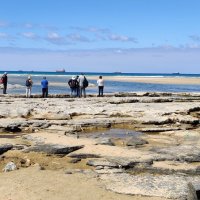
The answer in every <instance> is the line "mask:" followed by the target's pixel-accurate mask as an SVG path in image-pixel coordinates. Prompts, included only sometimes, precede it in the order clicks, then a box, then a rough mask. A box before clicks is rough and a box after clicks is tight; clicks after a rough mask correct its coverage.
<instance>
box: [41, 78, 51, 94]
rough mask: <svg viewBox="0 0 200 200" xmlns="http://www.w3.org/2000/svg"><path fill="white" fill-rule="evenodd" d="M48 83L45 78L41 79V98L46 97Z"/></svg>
mask: <svg viewBox="0 0 200 200" xmlns="http://www.w3.org/2000/svg"><path fill="white" fill-rule="evenodd" d="M48 84H49V83H48V81H47V79H46V77H43V80H42V81H41V85H42V97H43V98H44V97H46V98H47V96H48Z"/></svg>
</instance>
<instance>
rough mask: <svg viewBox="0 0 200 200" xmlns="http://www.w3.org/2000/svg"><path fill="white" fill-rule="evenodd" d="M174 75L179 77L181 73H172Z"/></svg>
mask: <svg viewBox="0 0 200 200" xmlns="http://www.w3.org/2000/svg"><path fill="white" fill-rule="evenodd" d="M172 74H173V75H179V74H180V73H179V72H175V73H172Z"/></svg>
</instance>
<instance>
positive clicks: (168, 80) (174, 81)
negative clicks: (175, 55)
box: [89, 76, 200, 85]
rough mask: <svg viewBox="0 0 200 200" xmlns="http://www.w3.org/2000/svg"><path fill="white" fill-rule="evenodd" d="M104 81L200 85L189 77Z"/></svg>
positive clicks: (134, 78) (126, 78)
mask: <svg viewBox="0 0 200 200" xmlns="http://www.w3.org/2000/svg"><path fill="white" fill-rule="evenodd" d="M89 79H91V80H97V79H98V77H96V76H90V77H89ZM104 80H109V81H122V82H139V83H155V84H156V83H157V84H180V85H187V84H188V85H200V78H189V77H133V76H132V77H130V76H126V77H125V76H106V77H104Z"/></svg>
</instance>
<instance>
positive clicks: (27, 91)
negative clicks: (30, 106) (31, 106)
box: [26, 76, 33, 98]
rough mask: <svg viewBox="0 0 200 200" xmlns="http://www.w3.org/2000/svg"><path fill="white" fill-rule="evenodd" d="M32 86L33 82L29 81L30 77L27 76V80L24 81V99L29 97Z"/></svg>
mask: <svg viewBox="0 0 200 200" xmlns="http://www.w3.org/2000/svg"><path fill="white" fill-rule="evenodd" d="M32 85H33V81H32V80H31V76H28V79H27V80H26V97H29V98H30V97H31V88H32Z"/></svg>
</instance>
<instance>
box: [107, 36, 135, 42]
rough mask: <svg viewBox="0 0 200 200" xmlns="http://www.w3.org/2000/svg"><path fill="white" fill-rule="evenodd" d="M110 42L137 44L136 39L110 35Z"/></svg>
mask: <svg viewBox="0 0 200 200" xmlns="http://www.w3.org/2000/svg"><path fill="white" fill-rule="evenodd" d="M108 39H109V40H114V41H120V42H134V43H137V40H136V39H135V38H134V37H128V36H125V35H116V34H111V35H108Z"/></svg>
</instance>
